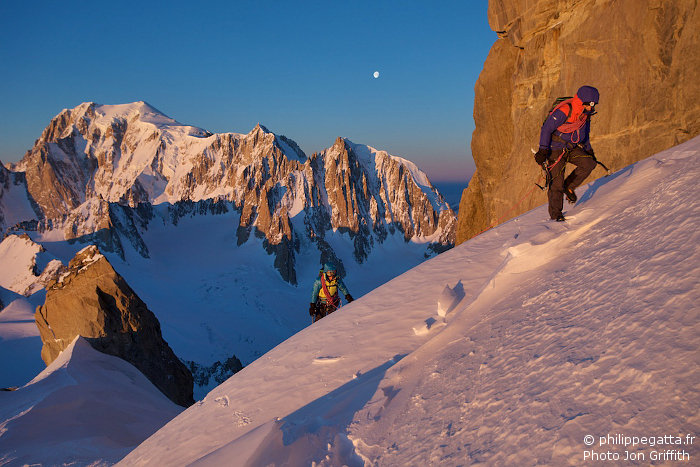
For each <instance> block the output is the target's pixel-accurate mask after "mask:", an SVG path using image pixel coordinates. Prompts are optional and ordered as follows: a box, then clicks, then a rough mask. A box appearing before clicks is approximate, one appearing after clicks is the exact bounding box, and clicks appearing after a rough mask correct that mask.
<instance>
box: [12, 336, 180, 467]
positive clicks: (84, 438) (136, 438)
mask: <svg viewBox="0 0 700 467" xmlns="http://www.w3.org/2000/svg"><path fill="white" fill-rule="evenodd" d="M0 400H2V403H0V463H2V464H3V465H5V464H7V465H26V464H42V465H56V464H70V465H95V464H94V463H95V462H96V461H99V465H111V464H113V463H115V462H116V461H118V460H119V459H120V458H121V457H123V456H124V455H125V454H126V453H127V452H129V450H131V449H133V447H134V446H135V445H137V444H138V443H139V442H140V441H141V440H143V439H144V438H146V437H147V436H148V435H150V434H151V433H153V431H155V430H156V429H157V428H158V427H159V426H161V425H162V424H163V423H165V422H166V421H167V420H169V419H170V418H172V417H174V416H175V415H177V414H178V413H180V412H181V411H182V407H179V406H177V405H175V404H174V403H172V402H170V400H168V399H167V398H166V397H165V396H164V395H163V394H162V393H161V392H160V391H158V389H156V388H155V386H153V384H151V382H150V381H148V379H146V377H145V376H143V375H142V374H141V372H139V371H138V370H137V369H136V368H134V367H133V366H132V365H130V364H129V363H127V362H125V361H124V360H122V359H120V358H117V357H113V356H111V355H105V354H103V353H100V352H98V351H96V350H94V349H93V348H92V347H91V346H90V344H89V343H88V342H87V341H86V340H84V339H83V338H82V337H76V338H75V341H74V342H73V343H72V344H71V345H70V346H69V347H68V348H67V349H66V350H64V351H63V352H62V353H61V355H59V357H58V358H57V359H56V360H54V361H53V362H52V363H51V365H49V366H48V367H47V368H46V369H45V370H44V371H42V372H41V373H40V374H39V375H37V376H36V377H35V378H34V379H33V380H32V381H30V382H29V383H27V384H26V385H25V386H24V387H22V388H19V389H18V390H16V391H12V392H2V393H0Z"/></svg>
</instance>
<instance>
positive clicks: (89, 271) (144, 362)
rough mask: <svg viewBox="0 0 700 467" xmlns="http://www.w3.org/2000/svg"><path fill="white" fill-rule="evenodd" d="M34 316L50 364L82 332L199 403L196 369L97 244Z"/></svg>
mask: <svg viewBox="0 0 700 467" xmlns="http://www.w3.org/2000/svg"><path fill="white" fill-rule="evenodd" d="M35 318H36V324H37V327H38V328H39V333H40V335H41V340H42V342H43V344H44V345H43V347H42V349H41V358H42V359H43V360H44V362H45V363H46V364H47V365H49V364H50V363H51V362H52V361H53V360H55V359H56V357H57V356H58V355H59V353H60V352H61V351H62V350H63V349H65V348H66V347H67V346H68V345H70V344H71V342H73V340H74V339H75V337H76V336H78V335H80V336H82V337H84V338H85V339H86V340H87V341H88V342H90V344H91V345H92V346H93V347H94V348H95V349H96V350H99V351H100V352H104V353H106V354H109V355H114V356H117V357H120V358H122V359H124V360H126V361H127V362H129V363H131V364H132V365H134V366H135V367H136V368H138V369H139V370H140V371H141V372H142V373H143V374H144V375H145V376H146V377H147V378H148V379H149V380H150V381H151V382H152V383H153V384H154V385H155V386H156V387H157V388H158V389H160V390H161V391H162V392H163V394H165V395H166V396H168V398H169V399H170V400H172V401H173V402H175V403H176V404H178V405H181V406H184V407H187V406H189V405H191V404H193V403H194V399H193V395H192V394H193V379H192V375H191V373H190V372H189V370H188V369H187V368H186V367H185V365H184V364H183V363H182V362H181V361H180V360H179V359H178V358H177V357H176V356H175V354H174V353H173V351H172V349H171V348H170V346H169V345H168V343H167V342H165V340H163V337H162V335H161V331H160V323H159V322H158V319H157V318H156V317H155V315H154V314H153V313H152V312H151V311H150V310H149V309H148V307H147V306H146V304H145V303H144V302H143V301H141V299H140V298H139V297H138V296H137V295H136V293H134V291H133V290H132V289H131V287H129V285H128V284H127V283H126V281H125V280H124V279H123V278H122V277H121V276H120V275H119V274H117V272H116V271H115V270H114V269H113V268H112V266H111V264H110V263H109V262H108V261H107V259H106V258H105V257H104V256H103V255H102V254H100V252H99V250H98V249H97V247H95V246H89V247H86V248H85V249H83V250H81V251H80V252H79V253H78V254H77V255H76V256H75V257H74V258H73V259H72V260H71V262H70V264H69V266H68V271H67V272H65V273H64V274H63V275H62V276H61V277H59V278H58V279H57V280H55V281H54V282H52V283H50V284H49V285H48V286H47V292H46V301H45V303H44V305H41V306H39V307H38V308H37V310H36V314H35Z"/></svg>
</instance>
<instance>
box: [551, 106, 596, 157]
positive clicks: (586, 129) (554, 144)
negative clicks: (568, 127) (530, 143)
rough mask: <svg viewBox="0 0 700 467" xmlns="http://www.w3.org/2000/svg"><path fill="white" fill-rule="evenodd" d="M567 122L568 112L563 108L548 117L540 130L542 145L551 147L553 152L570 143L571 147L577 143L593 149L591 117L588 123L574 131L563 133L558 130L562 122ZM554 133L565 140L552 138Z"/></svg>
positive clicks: (586, 148) (584, 147)
mask: <svg viewBox="0 0 700 467" xmlns="http://www.w3.org/2000/svg"><path fill="white" fill-rule="evenodd" d="M564 122H566V114H565V113H564V112H563V111H562V110H555V111H554V112H552V114H551V115H550V116H549V117H547V120H545V122H544V124H543V125H542V131H541V132H540V147H541V148H549V149H551V150H552V151H553V152H554V151H556V150H558V149H559V150H561V149H563V148H564V146H566V145H567V143H568V144H569V147H572V146H575V145H576V144H577V143H578V144H580V145H581V147H583V149H584V150H586V151H590V150H591V142H590V140H589V133H590V131H591V119H590V117H589V118H588V120H587V121H586V123H585V124H584V125H583V126H582V127H581V129H580V130H577V131H575V132H573V133H561V132H559V131H557V128H558V127H559V125H561V124H562V123H564ZM552 135H556V136H558V137H559V138H561V139H563V140H564V141H565V142H560V141H555V140H552Z"/></svg>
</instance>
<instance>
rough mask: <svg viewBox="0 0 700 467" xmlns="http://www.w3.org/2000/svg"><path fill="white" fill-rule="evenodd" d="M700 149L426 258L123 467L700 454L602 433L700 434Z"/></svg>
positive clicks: (296, 340) (181, 420)
mask: <svg viewBox="0 0 700 467" xmlns="http://www.w3.org/2000/svg"><path fill="white" fill-rule="evenodd" d="M699 155H700V138H695V139H693V140H691V141H689V142H686V143H684V144H682V145H680V146H678V147H676V148H672V149H670V150H667V151H664V152H662V153H660V154H658V155H656V156H654V157H651V158H649V159H646V160H644V161H641V162H639V163H637V164H634V165H632V166H629V167H627V168H625V169H623V170H622V171H620V172H618V173H616V174H614V175H613V176H612V177H609V178H606V179H600V180H598V181H596V182H593V183H591V184H589V185H587V186H585V187H581V188H579V190H578V192H579V196H580V199H579V202H578V203H577V204H576V205H575V206H573V207H571V208H569V210H568V211H567V212H566V215H567V218H568V219H569V220H568V221H567V222H566V223H554V222H551V221H548V220H546V218H547V217H548V216H547V214H546V206H542V207H540V208H537V209H535V210H533V211H531V212H529V213H526V214H524V215H522V216H520V217H518V218H515V219H513V220H511V221H509V222H507V223H505V224H503V225H501V226H499V227H497V228H495V229H493V230H490V231H488V232H486V233H485V234H482V235H481V236H479V237H476V238H474V239H472V240H470V241H468V242H466V243H464V244H462V245H460V246H459V247H456V248H454V249H453V250H450V251H448V252H445V253H443V254H442V255H440V256H438V257H436V258H434V259H432V260H429V261H427V262H424V263H422V264H420V265H419V266H417V267H415V268H413V269H411V270H410V271H408V272H406V273H404V274H403V275H401V276H399V277H397V278H395V279H393V280H392V281H390V282H388V283H387V284H385V285H383V286H381V287H379V288H378V289H376V290H374V291H372V292H371V293H369V294H367V295H365V296H363V297H362V298H360V299H358V300H356V301H355V302H353V303H352V304H350V305H349V306H346V307H343V308H342V309H341V310H340V311H339V312H337V313H335V314H333V315H331V316H329V317H327V318H324V319H323V320H321V321H320V322H318V323H316V324H315V325H313V326H311V327H309V328H306V329H304V330H303V331H301V332H299V333H298V334H296V335H294V336H292V337H291V338H289V339H288V340H287V341H285V342H284V343H282V344H280V345H279V346H277V347H276V348H274V349H273V350H271V351H270V352H268V353H267V354H265V355H264V356H263V357H261V358H259V359H258V360H256V361H255V362H253V363H252V364H250V365H249V366H247V367H246V368H245V369H244V370H243V371H241V372H240V373H238V374H236V375H234V376H233V377H232V378H230V379H229V380H228V381H226V382H225V383H223V384H222V385H220V386H219V387H217V388H216V389H214V390H213V391H212V392H211V393H209V394H208V395H207V397H206V398H205V399H204V400H202V401H201V402H199V403H197V404H195V405H194V406H193V407H191V408H190V409H188V410H186V411H185V412H184V413H182V414H181V415H180V416H178V417H177V418H175V419H174V420H173V421H171V422H170V423H168V424H167V425H166V426H165V427H163V428H162V429H161V430H159V431H158V432H157V433H156V434H154V435H153V436H152V437H150V438H149V439H148V440H146V441H145V442H144V443H142V444H141V445H140V446H139V447H138V448H137V449H136V450H134V451H133V452H132V453H130V454H129V455H128V456H127V457H126V458H125V459H124V460H122V462H120V464H119V465H144V464H146V465H155V463H160V464H176V465H184V464H190V463H194V462H196V463H197V465H222V464H223V463H227V462H231V459H235V460H236V461H235V464H236V465H267V464H269V463H277V464H281V463H283V462H288V463H290V464H293V465H303V464H311V463H315V464H314V465H317V466H331V465H342V464H345V465H349V466H362V465H382V466H384V465H389V466H393V465H468V464H473V463H480V462H481V463H483V462H485V463H488V464H489V465H523V464H524V465H529V464H545V465H581V464H584V463H586V457H585V456H589V457H588V459H590V456H591V455H593V454H595V453H596V452H597V453H600V452H605V451H612V452H614V453H616V455H618V456H624V455H625V453H626V452H631V453H632V454H633V455H635V456H645V458H642V459H645V460H646V462H650V461H652V460H653V457H652V456H655V455H656V456H658V455H659V452H660V451H662V450H664V449H671V448H672V449H678V450H682V451H683V452H685V453H686V454H687V455H688V456H690V457H689V458H690V459H692V460H691V463H693V462H697V459H698V458H699V457H698V456H700V449H699V446H700V443H698V442H697V438H696V442H695V443H694V444H693V443H687V442H686V443H685V444H683V445H680V446H679V445H666V446H657V447H656V449H654V447H652V446H649V445H636V446H633V447H630V446H627V447H625V446H619V445H618V446H606V445H603V446H601V444H600V439H601V438H602V439H605V437H606V435H608V434H610V435H615V434H617V433H622V434H625V435H629V436H658V437H662V436H666V435H674V436H676V437H680V436H683V440H687V439H688V438H686V434H696V435H697V433H698V432H699V429H700V426H699V425H698V422H697V417H695V416H694V413H695V411H696V410H695V409H696V408H697V407H698V405H700V394H698V391H697V364H698V363H697V352H698V347H699V345H700V319H699V318H700V315H699V313H700V310H699V309H698V307H697V303H698V299H700V295H699V294H700V292H699V291H700V284H698V278H699V277H700V252H699V250H698V248H697V245H698V244H699V243H700V203H698V201H697V197H696V196H695V194H694V193H693V191H692V190H688V189H687V187H688V186H694V185H693V183H694V182H693V180H694V179H695V178H696V177H697V176H698V174H699V173H700V164H698V161H700V158H699V157H698V156H699ZM446 287H447V288H448V289H450V290H452V291H453V293H446ZM448 296H452V301H451V303H450V304H449V306H445V303H446V301H449V297H448ZM421 327H423V328H424V329H425V332H419V333H418V332H415V329H416V328H418V329H420V328H421ZM671 356H672V358H671ZM319 363H322V364H319ZM587 435H591V436H593V439H594V445H593V446H589V445H587V444H584V439H585V438H584V437H585V436H587ZM674 439H675V438H674ZM679 439H680V438H679ZM652 451H654V452H652ZM623 458H624V457H623ZM638 458H639V457H638ZM646 462H644V463H646Z"/></svg>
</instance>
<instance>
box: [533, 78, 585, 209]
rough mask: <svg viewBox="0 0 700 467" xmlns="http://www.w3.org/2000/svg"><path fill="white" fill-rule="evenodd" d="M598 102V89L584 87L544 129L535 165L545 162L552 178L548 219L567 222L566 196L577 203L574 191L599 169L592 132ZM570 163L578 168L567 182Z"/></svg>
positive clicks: (552, 115)
mask: <svg viewBox="0 0 700 467" xmlns="http://www.w3.org/2000/svg"><path fill="white" fill-rule="evenodd" d="M598 98H599V93H598V90H597V89H596V88H594V87H592V86H582V87H581V88H579V90H578V91H577V92H576V96H574V97H572V98H571V99H567V100H565V101H563V102H561V103H560V104H558V105H557V106H556V107H555V108H554V110H552V112H551V113H550V114H549V116H548V117H547V119H546V120H545V122H544V124H543V125H542V131H541V132H540V149H539V150H538V151H537V153H536V154H535V161H536V162H537V163H538V164H539V165H543V164H544V163H545V162H546V163H547V164H546V166H545V167H546V169H547V170H548V171H549V173H550V174H551V177H552V181H551V184H550V186H549V191H548V192H547V197H548V199H549V216H550V217H551V218H552V219H554V220H556V221H564V220H566V219H565V218H564V214H563V213H562V209H564V196H565V195H566V199H567V200H568V201H569V203H572V204H573V203H575V202H576V200H577V199H578V198H577V196H576V192H575V191H574V190H575V189H576V187H578V186H579V185H581V184H582V183H583V181H584V180H585V179H586V177H588V175H590V173H591V172H592V171H593V169H594V168H595V166H596V158H595V153H594V152H593V148H592V147H591V142H590V140H589V132H590V129H591V116H593V115H594V114H595V113H596V112H595V106H596V105H597V104H598ZM567 162H568V163H570V164H574V165H575V166H576V168H575V169H574V171H573V172H571V173H570V174H569V176H568V177H566V179H565V178H564V171H565V168H566V163H567Z"/></svg>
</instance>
